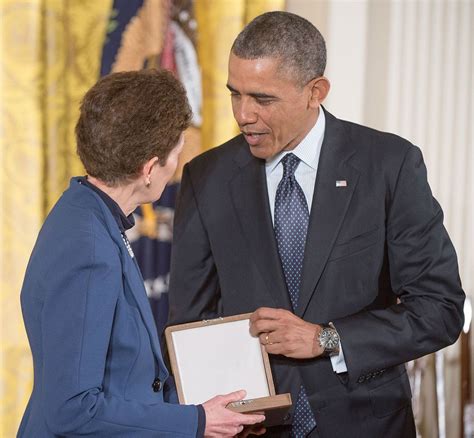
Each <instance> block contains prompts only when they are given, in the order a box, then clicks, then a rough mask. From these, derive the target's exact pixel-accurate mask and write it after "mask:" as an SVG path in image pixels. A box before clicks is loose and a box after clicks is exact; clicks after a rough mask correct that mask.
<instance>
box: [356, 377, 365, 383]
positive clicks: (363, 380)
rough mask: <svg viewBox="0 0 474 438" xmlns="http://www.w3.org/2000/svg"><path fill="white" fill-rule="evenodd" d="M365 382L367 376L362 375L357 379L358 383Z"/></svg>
mask: <svg viewBox="0 0 474 438" xmlns="http://www.w3.org/2000/svg"><path fill="white" fill-rule="evenodd" d="M364 382H365V376H360V377H359V378H358V379H357V383H364Z"/></svg>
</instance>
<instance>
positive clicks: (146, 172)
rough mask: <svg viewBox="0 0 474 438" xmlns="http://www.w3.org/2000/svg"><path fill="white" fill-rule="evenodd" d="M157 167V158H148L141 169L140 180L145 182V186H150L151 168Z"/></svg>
mask: <svg viewBox="0 0 474 438" xmlns="http://www.w3.org/2000/svg"><path fill="white" fill-rule="evenodd" d="M156 165H159V160H158V157H153V158H150V159H149V160H148V161H147V162H146V163H145V164H144V165H143V168H142V178H143V180H144V181H145V185H146V186H147V187H148V186H149V185H150V184H151V179H152V173H153V168H154V167H155V166H156Z"/></svg>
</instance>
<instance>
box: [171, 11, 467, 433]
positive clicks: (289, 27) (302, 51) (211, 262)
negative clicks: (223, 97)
mask: <svg viewBox="0 0 474 438" xmlns="http://www.w3.org/2000/svg"><path fill="white" fill-rule="evenodd" d="M325 64H326V49H325V43H324V39H323V37H322V36H321V34H320V33H319V32H318V30H317V29H316V28H315V27H314V26H313V25H312V24H310V23H309V22H308V21H306V20H305V19H303V18H301V17H298V16H296V15H293V14H289V13H285V12H272V13H267V14H263V15H261V16H259V17H257V18H256V19H255V20H253V21H252V22H251V23H250V24H249V25H248V26H247V27H246V28H245V29H244V30H243V31H242V32H241V33H240V34H239V36H238V37H237V39H236V41H235V42H234V45H233V47H232V51H231V54H230V59H229V77H228V88H229V90H230V92H231V99H232V107H233V112H234V117H235V119H236V121H237V123H238V125H239V127H240V129H241V131H242V134H241V135H239V136H238V137H236V138H233V139H232V140H230V141H228V142H227V143H225V144H224V145H222V146H220V147H218V148H215V149H212V150H210V151H208V152H206V153H205V154H203V155H201V156H199V157H197V158H196V159H194V160H193V161H192V162H190V163H189V164H188V165H187V166H186V167H185V169H184V174H183V180H182V188H181V194H180V199H179V202H178V208H177V211H176V218H175V234H174V244H173V245H174V246H173V255H172V273H171V282H170V283H171V284H170V324H175V323H181V322H186V321H191V320H198V319H202V318H212V317H217V316H227V315H233V314H239V313H245V312H250V311H252V312H253V311H254V313H253V315H252V318H251V326H250V331H251V333H252V334H253V335H254V336H259V337H260V340H261V343H262V344H264V345H265V346H266V349H267V351H268V352H269V353H270V357H271V364H272V369H273V373H274V378H275V381H276V389H277V392H280V393H281V392H291V394H292V398H293V401H294V404H293V411H292V412H291V414H290V415H289V416H288V417H287V418H286V419H285V424H284V425H282V426H280V427H279V428H277V429H274V430H273V431H271V430H269V431H268V433H269V434H270V433H272V432H273V434H274V435H275V436H285V435H288V434H291V435H292V436H295V437H304V436H312V437H313V436H315V437H321V438H326V437H327V438H333V437H384V438H387V437H414V436H415V426H414V421H413V414H412V409H411V401H410V400H411V392H410V386H409V382H408V379H407V375H406V371H405V365H404V363H405V362H407V361H410V360H413V359H416V358H418V357H420V356H423V355H425V354H427V353H431V352H433V351H436V350H438V349H440V348H443V347H445V346H446V345H449V344H451V343H453V342H454V341H455V340H456V338H457V337H458V335H459V333H460V330H461V327H462V322H463V315H462V307H463V301H464V292H463V291H462V289H461V285H460V281H459V275H458V267H457V260H456V254H455V251H454V248H453V246H452V244H451V242H450V239H449V237H448V235H447V233H446V230H445V228H444V226H443V213H442V211H441V208H440V206H439V204H438V203H437V202H436V200H435V199H434V198H433V197H432V194H431V191H430V188H429V186H428V183H427V179H426V169H425V166H424V163H423V158H422V155H421V152H420V150H419V149H418V148H417V147H416V146H413V145H411V144H410V143H409V142H408V141H406V140H404V139H402V138H400V137H397V136H395V135H392V134H387V133H382V132H378V131H375V130H372V129H369V128H367V127H363V126H360V125H356V124H354V123H349V122H345V121H341V120H338V119H337V118H335V117H334V116H332V115H331V114H330V113H328V112H327V111H326V110H325V109H323V108H322V107H321V103H322V102H323V101H324V99H325V97H326V96H327V94H328V92H329V82H328V80H327V79H326V78H325V77H324V76H323V74H324V68H325Z"/></svg>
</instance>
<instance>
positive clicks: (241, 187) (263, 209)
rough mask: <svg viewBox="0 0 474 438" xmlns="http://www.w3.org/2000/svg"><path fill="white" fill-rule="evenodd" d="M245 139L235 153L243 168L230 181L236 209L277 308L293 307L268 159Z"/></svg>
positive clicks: (250, 247) (240, 166)
mask: <svg viewBox="0 0 474 438" xmlns="http://www.w3.org/2000/svg"><path fill="white" fill-rule="evenodd" d="M242 142H243V143H242V146H243V147H242V148H241V149H240V150H239V152H238V153H237V155H236V156H235V162H236V163H237V166H238V168H239V169H238V171H237V173H236V175H234V177H233V178H232V179H231V181H230V183H229V188H230V191H231V197H232V201H233V204H234V208H235V211H236V214H237V217H238V219H239V221H240V224H241V226H242V232H243V234H244V237H245V239H246V241H247V244H248V247H249V249H250V255H251V257H252V259H253V261H254V263H255V264H256V265H257V267H258V270H259V272H260V274H261V276H262V278H263V280H264V283H265V284H266V285H267V286H268V292H269V294H270V295H271V296H272V298H273V300H274V302H275V305H276V307H279V308H283V309H288V310H291V304H290V299H289V296H288V292H287V288H286V283H285V280H284V276H283V271H282V268H281V262H280V258H279V256H278V250H277V246H276V241H275V235H274V232H273V224H272V219H271V213H270V206H269V202H268V191H267V182H266V175H265V161H263V160H260V159H257V158H255V157H253V156H252V155H251V153H250V151H249V149H248V145H247V144H246V143H245V141H244V140H242ZM244 145H245V146H244Z"/></svg>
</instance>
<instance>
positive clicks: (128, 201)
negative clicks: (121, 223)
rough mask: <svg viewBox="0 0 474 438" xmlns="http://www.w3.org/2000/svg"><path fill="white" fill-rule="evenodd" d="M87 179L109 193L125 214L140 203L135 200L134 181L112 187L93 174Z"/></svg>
mask: <svg viewBox="0 0 474 438" xmlns="http://www.w3.org/2000/svg"><path fill="white" fill-rule="evenodd" d="M87 181H89V182H90V183H91V184H93V185H94V186H96V187H97V188H98V189H100V190H102V191H103V192H104V193H106V194H107V195H109V196H110V197H111V198H112V199H113V200H114V201H115V202H116V203H117V204H118V206H119V207H120V209H121V210H122V211H123V212H124V214H125V216H128V215H129V214H131V213H132V212H133V211H135V209H136V208H137V207H138V206H139V205H140V203H139V202H136V201H134V198H135V196H134V195H135V185H134V184H133V183H131V184H125V185H118V186H112V187H111V186H108V185H107V184H105V183H104V182H103V181H101V180H100V179H97V178H95V177H93V176H87Z"/></svg>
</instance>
